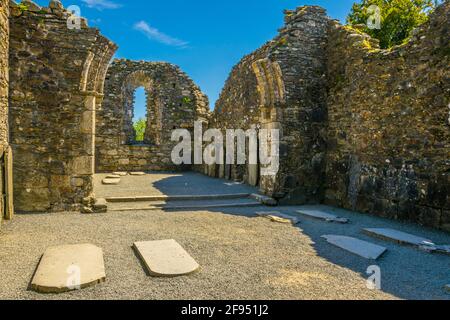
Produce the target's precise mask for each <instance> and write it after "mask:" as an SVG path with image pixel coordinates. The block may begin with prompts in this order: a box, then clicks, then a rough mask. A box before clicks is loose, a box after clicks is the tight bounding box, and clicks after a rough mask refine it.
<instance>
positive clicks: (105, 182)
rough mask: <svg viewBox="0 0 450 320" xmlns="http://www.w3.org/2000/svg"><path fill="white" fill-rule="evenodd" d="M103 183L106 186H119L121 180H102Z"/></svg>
mask: <svg viewBox="0 0 450 320" xmlns="http://www.w3.org/2000/svg"><path fill="white" fill-rule="evenodd" d="M102 183H103V184H105V185H117V184H119V183H120V178H112V179H111V178H106V179H103V180H102Z"/></svg>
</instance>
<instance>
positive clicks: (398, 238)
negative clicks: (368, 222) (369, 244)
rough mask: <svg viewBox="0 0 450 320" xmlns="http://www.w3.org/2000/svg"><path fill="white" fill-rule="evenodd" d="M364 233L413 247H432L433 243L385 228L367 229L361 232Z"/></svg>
mask: <svg viewBox="0 0 450 320" xmlns="http://www.w3.org/2000/svg"><path fill="white" fill-rule="evenodd" d="M363 232H364V233H366V234H368V235H371V236H375V237H378V238H382V239H385V240H391V241H395V242H397V243H400V244H408V245H414V246H427V245H431V246H433V245H434V243H433V241H431V240H428V239H425V238H422V237H418V236H415V235H412V234H409V233H405V232H401V231H398V230H394V229H386V228H367V229H364V230H363Z"/></svg>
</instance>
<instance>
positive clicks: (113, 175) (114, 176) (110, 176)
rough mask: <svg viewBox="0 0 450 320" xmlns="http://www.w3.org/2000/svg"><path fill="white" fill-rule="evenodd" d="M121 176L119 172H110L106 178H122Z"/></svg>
mask: <svg viewBox="0 0 450 320" xmlns="http://www.w3.org/2000/svg"><path fill="white" fill-rule="evenodd" d="M120 177H121V176H119V175H118V174H110V175H109V176H106V179H120Z"/></svg>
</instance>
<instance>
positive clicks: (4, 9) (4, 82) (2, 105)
mask: <svg viewBox="0 0 450 320" xmlns="http://www.w3.org/2000/svg"><path fill="white" fill-rule="evenodd" d="M8 18H9V5H8V0H0V142H1V143H2V144H5V143H8V81H9V80H8V79H9V75H8V48H9V23H8V21H9V20H8Z"/></svg>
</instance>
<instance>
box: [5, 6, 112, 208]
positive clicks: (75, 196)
mask: <svg viewBox="0 0 450 320" xmlns="http://www.w3.org/2000/svg"><path fill="white" fill-rule="evenodd" d="M71 16H72V14H71V13H69V12H68V11H67V10H66V9H64V8H63V7H62V5H61V3H60V2H59V1H54V0H53V1H50V4H49V7H43V8H41V7H39V6H38V5H36V4H35V3H33V2H29V1H23V2H22V6H18V5H16V4H15V3H14V2H11V19H10V29H11V30H10V32H11V34H10V54H9V58H10V90H9V92H10V106H9V108H10V117H9V123H10V127H11V145H12V147H13V151H14V194H15V206H16V208H17V209H18V210H19V211H48V210H64V209H77V208H79V207H80V203H81V202H82V199H83V198H84V197H87V196H90V195H91V194H92V189H93V185H92V183H93V174H94V134H95V109H96V105H97V104H100V103H101V100H102V97H103V82H104V78H105V74H106V71H107V67H108V65H109V62H110V60H111V58H112V55H113V54H114V52H115V50H116V46H115V45H114V44H113V43H112V42H110V41H109V40H108V39H106V38H104V37H103V36H101V35H100V32H99V31H98V30H97V29H93V28H89V27H88V26H87V24H86V21H85V20H84V19H81V28H80V29H79V30H77V29H73V28H69V27H68V19H69V18H70V17H71Z"/></svg>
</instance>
